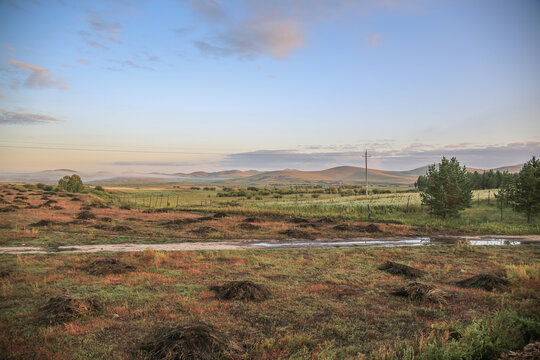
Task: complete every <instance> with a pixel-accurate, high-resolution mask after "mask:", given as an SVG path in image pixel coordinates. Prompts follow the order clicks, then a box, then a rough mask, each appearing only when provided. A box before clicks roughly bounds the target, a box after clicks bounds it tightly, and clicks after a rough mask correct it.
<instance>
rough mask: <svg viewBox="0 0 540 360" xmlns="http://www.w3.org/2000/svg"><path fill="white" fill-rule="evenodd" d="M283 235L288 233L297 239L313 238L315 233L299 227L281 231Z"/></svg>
mask: <svg viewBox="0 0 540 360" xmlns="http://www.w3.org/2000/svg"><path fill="white" fill-rule="evenodd" d="M279 233H280V234H281V235H287V236H288V237H291V238H295V239H312V238H313V235H311V234H310V233H308V232H306V231H303V230H298V229H287V230H283V231H280V232H279Z"/></svg>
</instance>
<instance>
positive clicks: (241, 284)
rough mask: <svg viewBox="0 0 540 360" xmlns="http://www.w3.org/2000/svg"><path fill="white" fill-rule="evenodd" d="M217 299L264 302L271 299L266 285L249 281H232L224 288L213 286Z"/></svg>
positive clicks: (223, 286) (211, 288)
mask: <svg viewBox="0 0 540 360" xmlns="http://www.w3.org/2000/svg"><path fill="white" fill-rule="evenodd" d="M210 290H212V291H214V292H215V293H216V298H218V299H222V300H244V301H246V300H249V301H263V300H266V299H268V298H269V297H270V291H269V290H268V289H267V288H266V286H264V285H260V284H256V283H254V282H252V281H249V280H240V281H231V282H228V283H226V284H224V285H222V286H211V287H210Z"/></svg>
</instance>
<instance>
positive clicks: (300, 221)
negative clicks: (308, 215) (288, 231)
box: [289, 217, 309, 224]
mask: <svg viewBox="0 0 540 360" xmlns="http://www.w3.org/2000/svg"><path fill="white" fill-rule="evenodd" d="M289 222H292V223H293V224H305V223H308V222H309V220H308V219H304V218H301V217H293V218H291V219H290V220H289Z"/></svg>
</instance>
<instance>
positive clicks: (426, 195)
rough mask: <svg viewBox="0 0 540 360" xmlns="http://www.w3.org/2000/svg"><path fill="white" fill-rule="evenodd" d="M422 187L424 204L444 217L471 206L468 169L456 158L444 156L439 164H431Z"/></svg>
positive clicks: (434, 213) (437, 214) (421, 194)
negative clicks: (462, 166)
mask: <svg viewBox="0 0 540 360" xmlns="http://www.w3.org/2000/svg"><path fill="white" fill-rule="evenodd" d="M424 180H425V181H424V183H423V184H422V187H421V188H420V191H421V193H420V197H421V198H422V204H424V205H427V206H429V207H430V209H431V213H432V214H433V215H435V216H439V217H442V218H447V217H453V216H457V215H458V214H459V211H460V210H464V209H465V208H467V207H470V206H471V201H472V190H471V184H470V181H469V177H468V176H467V170H466V169H465V168H463V169H462V168H461V166H460V165H459V162H458V161H457V160H456V158H452V159H450V160H448V159H446V158H445V157H443V158H442V160H441V163H440V164H439V166H438V167H437V166H435V165H431V166H429V168H428V171H427V173H426V175H425V179H424Z"/></svg>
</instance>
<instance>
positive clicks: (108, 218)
mask: <svg viewBox="0 0 540 360" xmlns="http://www.w3.org/2000/svg"><path fill="white" fill-rule="evenodd" d="M98 220H99V221H103V222H112V218H110V217H108V216H104V217H102V218H99V219H98Z"/></svg>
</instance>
